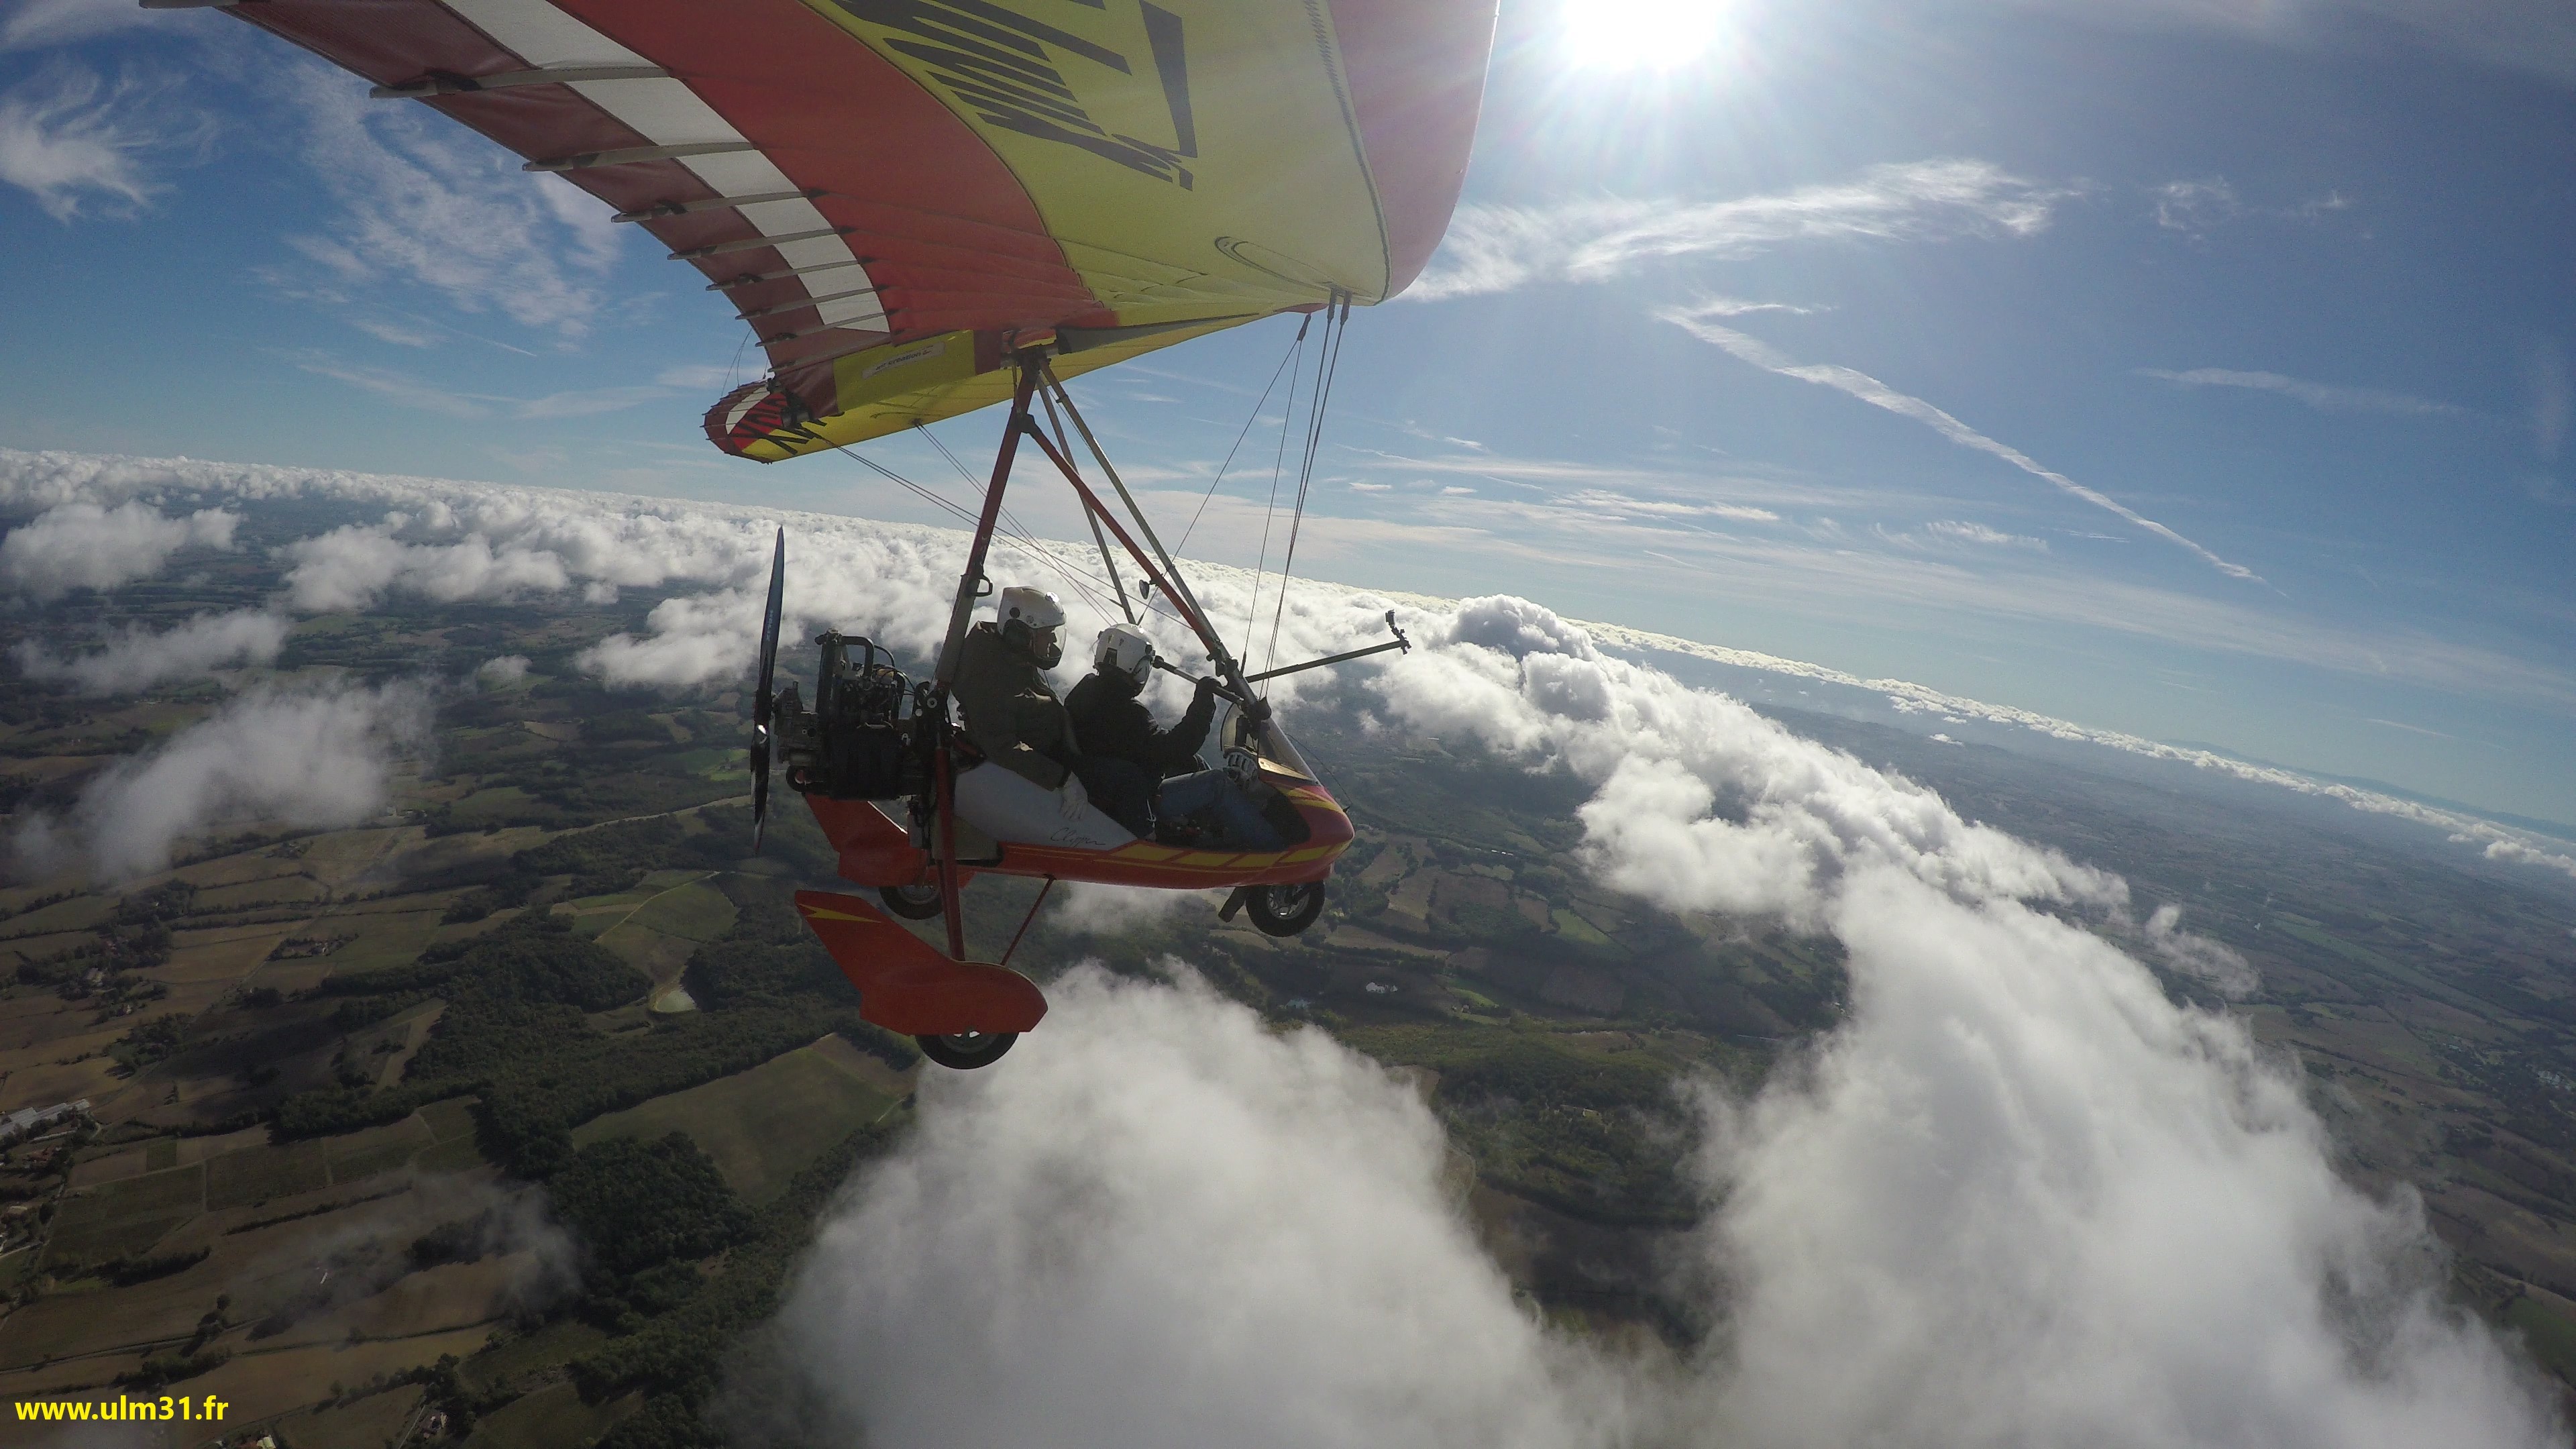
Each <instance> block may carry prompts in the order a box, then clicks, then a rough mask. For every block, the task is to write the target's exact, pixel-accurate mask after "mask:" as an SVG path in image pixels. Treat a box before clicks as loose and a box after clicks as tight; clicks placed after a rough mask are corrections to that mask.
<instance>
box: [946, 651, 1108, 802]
mask: <svg viewBox="0 0 2576 1449" xmlns="http://www.w3.org/2000/svg"><path fill="white" fill-rule="evenodd" d="M948 692H949V696H950V697H951V698H953V699H955V700H956V701H957V704H958V707H959V708H960V709H963V710H964V711H965V712H966V737H967V738H968V739H970V740H972V741H974V742H975V748H977V749H979V750H981V751H983V752H984V758H986V759H988V760H990V761H992V762H993V763H994V764H997V765H1000V766H1002V767H1003V768H1004V769H1007V770H1009V771H1011V772H1012V773H1013V774H1016V775H1020V776H1023V777H1025V778H1027V779H1028V780H1029V781H1031V782H1032V783H1034V784H1037V785H1040V786H1042V787H1044V788H1046V789H1049V790H1053V789H1056V788H1058V787H1060V786H1062V785H1063V784H1064V777H1065V773H1066V767H1067V766H1069V765H1070V764H1071V763H1072V762H1073V761H1074V760H1075V759H1077V758H1079V757H1080V754H1081V750H1080V748H1079V747H1078V746H1077V745H1076V744H1075V742H1074V736H1073V720H1072V718H1071V716H1069V715H1067V714H1066V713H1065V710H1064V704H1063V702H1062V701H1060V700H1058V699H1057V698H1056V697H1055V691H1054V690H1053V689H1050V688H1048V687H1047V682H1046V675H1045V674H1044V673H1043V672H1041V671H1040V670H1039V669H1038V667H1037V665H1036V663H1035V662H1034V661H1032V660H1030V659H1029V658H1028V656H1026V655H1024V654H1021V653H1020V652H1018V651H1017V650H1014V649H1013V648H1011V647H1010V646H1009V645H1007V644H1005V643H1003V642H1002V635H1001V632H1000V631H999V630H998V629H996V628H995V627H994V626H993V625H991V624H978V625H976V626H975V627H974V628H972V629H969V630H967V631H966V640H965V643H964V644H963V645H961V646H960V647H959V650H958V656H957V677H956V679H955V680H954V681H952V682H951V683H950V685H949V687H948Z"/></svg>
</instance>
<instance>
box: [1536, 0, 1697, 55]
mask: <svg viewBox="0 0 2576 1449" xmlns="http://www.w3.org/2000/svg"><path fill="white" fill-rule="evenodd" d="M1562 7H1563V8H1562V9H1561V11H1560V12H1559V13H1560V19H1559V20H1558V25H1559V26H1560V28H1561V31H1562V34H1563V36H1564V45H1565V55H1566V58H1567V59H1568V60H1570V61H1572V62H1573V63H1574V64H1576V65H1578V66H1581V67H1583V68H1585V69H1587V70H1626V71H1634V70H1658V71H1670V70H1679V69H1681V68H1683V67H1685V66H1688V65H1691V64H1694V63H1696V62H1697V61H1699V60H1701V59H1703V58H1704V57H1706V56H1707V54H1708V53H1709V52H1710V51H1711V50H1713V49H1715V48H1716V46H1717V42H1718V39H1719V37H1720V36H1721V35H1722V34H1723V33H1724V32H1725V29H1726V25H1727V20H1728V13H1729V12H1730V11H1731V10H1732V9H1733V7H1732V6H1731V5H1729V4H1727V3H1726V0H1562Z"/></svg>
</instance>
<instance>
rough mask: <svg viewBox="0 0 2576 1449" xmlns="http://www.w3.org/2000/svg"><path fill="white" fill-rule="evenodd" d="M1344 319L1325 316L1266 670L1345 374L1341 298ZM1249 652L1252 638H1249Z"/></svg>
mask: <svg viewBox="0 0 2576 1449" xmlns="http://www.w3.org/2000/svg"><path fill="white" fill-rule="evenodd" d="M1341 304H1342V306H1341V319H1340V321H1339V322H1338V323H1336V322H1335V320H1334V318H1333V316H1332V312H1331V309H1329V308H1327V309H1326V311H1325V316H1324V328H1325V335H1324V337H1323V339H1322V340H1321V341H1320V342H1318V343H1317V344H1316V348H1315V351H1316V360H1315V392H1314V396H1313V398H1312V399H1311V400H1310V401H1309V402H1308V403H1307V405H1306V458H1305V462H1304V464H1303V466H1301V467H1300V468H1299V469H1298V473H1297V511H1296V513H1295V514H1294V515H1293V516H1292V517H1291V518H1290V519H1289V521H1288V552H1287V553H1286V554H1285V555H1283V556H1282V557H1281V558H1280V560H1279V603H1278V606H1277V607H1276V608H1275V609H1274V610H1273V611H1272V612H1271V615H1270V645H1269V648H1268V649H1266V650H1265V651H1264V657H1263V660H1262V667H1263V668H1264V669H1267V668H1269V667H1270V666H1271V665H1273V664H1276V663H1278V662H1279V625H1280V623H1281V622H1282V621H1283V620H1285V619H1286V618H1287V617H1288V575H1289V571H1290V570H1291V569H1293V568H1295V567H1296V563H1297V535H1298V533H1299V531H1300V530H1301V529H1303V528H1304V527H1305V523H1306V496H1307V494H1308V492H1309V491H1310V490H1311V489H1312V488H1313V486H1314V482H1315V461H1316V459H1317V458H1318V457H1320V456H1321V455H1322V453H1323V449H1324V410H1325V409H1326V408H1327V407H1329V406H1331V405H1332V401H1333V379H1334V378H1335V377H1336V376H1338V375H1339V374H1340V372H1341V367H1342V339H1344V338H1346V337H1348V336H1350V332H1351V299H1350V294H1349V293H1347V292H1346V293H1343V294H1342V297H1341ZM1244 642H1245V646H1246V649H1247V650H1249V648H1250V644H1251V638H1250V636H1249V635H1246V636H1245V641H1244Z"/></svg>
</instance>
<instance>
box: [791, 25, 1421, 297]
mask: <svg viewBox="0 0 2576 1449" xmlns="http://www.w3.org/2000/svg"><path fill="white" fill-rule="evenodd" d="M806 3H807V4H809V5H811V6H812V7H813V8H814V10H816V11H817V12H818V13H820V14H822V15H824V16H826V17H827V18H829V19H831V20H832V21H834V22H835V23H836V24H839V25H841V26H843V27H844V28H846V29H847V30H848V31H849V32H850V33H851V34H853V35H855V36H857V37H858V38H859V39H860V40H862V41H864V42H865V43H866V44H867V45H868V46H869V47H870V48H871V49H873V50H875V51H876V52H877V53H878V54H879V55H881V56H883V57H884V58H885V59H886V60H887V61H888V62H890V63H891V64H893V65H894V66H895V67H896V68H897V69H899V70H901V71H903V72H904V73H905V74H906V75H907V76H909V77H911V78H912V79H913V80H914V81H915V82H917V83H918V84H919V85H920V86H921V87H922V88H923V89H924V90H925V91H927V92H928V93H929V94H931V95H932V96H934V97H937V98H938V99H939V100H940V101H941V102H942V103H943V104H945V105H946V106H947V107H948V108H949V109H950V110H951V111H952V112H954V113H955V114H956V115H957V117H958V118H959V119H960V120H962V121H964V122H965V123H966V125H967V126H968V127H969V128H970V129H971V130H972V131H973V132H974V133H975V134H976V135H977V136H978V137H980V138H981V139H982V140H983V141H984V142H985V143H986V144H987V145H989V146H991V147H992V149H993V152H994V153H995V154H996V155H997V156H999V157H1000V159H1001V161H1002V163H1003V165H1004V166H1005V167H1007V168H1008V169H1009V171H1010V172H1011V174H1012V175H1013V176H1014V177H1015V178H1016V179H1017V180H1018V181H1019V183H1020V184H1021V186H1022V187H1023V188H1024V189H1025V190H1026V191H1027V193H1028V196H1029V199H1030V201H1031V202H1033V203H1034V204H1035V206H1036V208H1037V210H1038V213H1039V215H1040V216H1041V217H1042V218H1043V219H1044V222H1045V225H1046V228H1047V231H1048V232H1049V234H1050V235H1051V236H1052V237H1053V238H1054V239H1055V241H1056V242H1057V243H1058V245H1060V246H1061V247H1062V248H1063V250H1064V254H1065V259H1066V262H1067V264H1068V265H1070V266H1071V267H1072V268H1073V270H1074V271H1075V273H1076V274H1077V275H1079V276H1080V277H1081V278H1082V279H1083V282H1084V284H1085V285H1086V286H1088V287H1089V288H1090V289H1091V291H1092V293H1093V295H1095V296H1097V297H1098V298H1099V299H1100V300H1101V302H1102V303H1103V304H1104V306H1105V307H1107V308H1108V309H1109V311H1110V312H1111V313H1112V314H1113V315H1114V317H1115V319H1116V322H1117V323H1118V324H1119V325H1137V324H1150V323H1156V322H1170V321H1181V320H1185V319H1188V318H1190V317H1192V316H1205V315H1207V314H1208V313H1209V312H1211V311H1224V312H1244V311H1261V312H1270V311H1277V310H1280V309H1282V308H1286V307H1292V306H1298V305H1301V304H1312V303H1317V302H1321V301H1324V300H1325V299H1326V298H1327V296H1328V295H1329V294H1330V293H1331V292H1332V291H1333V290H1335V289H1339V290H1342V291H1345V292H1348V293H1349V294H1351V295H1352V297H1353V298H1354V299H1355V300H1357V301H1358V302H1360V303H1362V304H1367V303H1371V302H1376V301H1379V300H1382V299H1383V298H1384V297H1385V295H1386V293H1387V291H1388V282H1389V262H1388V251H1387V238H1386V227H1385V224H1384V222H1383V219H1382V218H1381V216H1380V214H1379V207H1378V197H1377V191H1376V187H1375V184H1374V183H1373V181H1372V179H1371V176H1370V172H1369V163H1368V159H1367V156H1366V153H1365V151H1364V150H1363V147H1362V145H1361V140H1360V133H1359V128H1358V123H1357V120H1356V119H1355V117H1354V115H1353V113H1352V109H1351V104H1350V98H1349V87H1348V82H1347V79H1346V77H1345V75H1344V73H1343V63H1342V57H1341V53H1340V50H1339V48H1338V46H1337V44H1336V41H1335V39H1334V28H1333V19H1332V15H1331V13H1330V11H1329V10H1328V9H1327V7H1326V6H1325V4H1324V3H1323V0H1297V3H1281V0H1265V3H1256V4H1246V3H1243V0H1164V3H1162V4H1156V3H1153V0H1115V3H1108V4H1102V5H1099V6H1096V7H1094V6H1089V5H1084V4H1079V3H1064V0H806Z"/></svg>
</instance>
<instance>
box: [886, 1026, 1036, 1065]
mask: <svg viewBox="0 0 2576 1449" xmlns="http://www.w3.org/2000/svg"><path fill="white" fill-rule="evenodd" d="M1019 1039H1020V1034H1019V1033H1018V1032H1016V1031H999V1032H986V1031H961V1032H956V1033H954V1034H952V1035H949V1036H917V1037H914V1038H913V1039H912V1042H913V1045H915V1046H917V1047H920V1048H921V1054H922V1055H923V1056H926V1057H928V1058H930V1059H931V1060H932V1061H934V1062H937V1063H939V1064H940V1065H941V1066H943V1067H946V1068H948V1069H949V1070H951V1071H958V1072H971V1071H973V1070H975V1069H976V1068H977V1067H989V1066H991V1065H992V1064H993V1063H995V1062H998V1061H1000V1060H1001V1059H1002V1054H1003V1053H1004V1052H1007V1051H1009V1050H1010V1049H1011V1043H1013V1042H1015V1041H1018V1040H1019Z"/></svg>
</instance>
